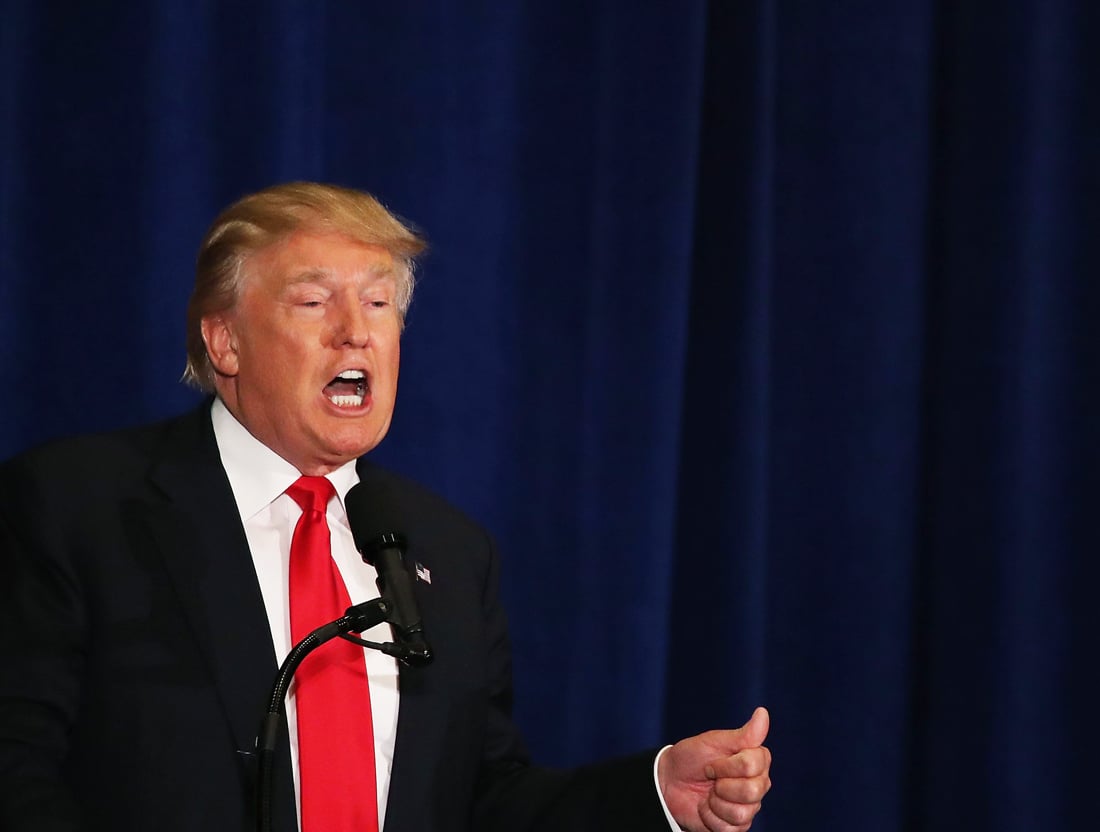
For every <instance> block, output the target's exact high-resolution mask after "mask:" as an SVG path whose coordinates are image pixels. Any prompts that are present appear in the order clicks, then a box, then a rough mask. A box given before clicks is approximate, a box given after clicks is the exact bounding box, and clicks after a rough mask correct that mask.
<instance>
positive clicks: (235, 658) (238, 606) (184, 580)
mask: <svg viewBox="0 0 1100 832" xmlns="http://www.w3.org/2000/svg"><path fill="white" fill-rule="evenodd" d="M174 434H175V435H173V436H171V437H169V439H168V441H166V442H165V445H164V448H165V450H164V453H163V455H162V456H161V457H160V458H159V460H158V461H157V462H155V464H154V466H153V467H152V469H151V472H150V479H151V481H152V483H153V484H154V486H155V487H156V489H157V490H158V491H159V494H158V495H157V497H156V498H154V499H151V500H149V501H148V503H146V504H144V505H141V506H139V507H138V508H139V511H140V516H141V518H142V519H143V520H144V524H145V526H146V528H147V530H148V532H149V535H150V537H151V539H152V542H153V545H154V546H155V547H156V548H157V549H158V550H159V551H160V553H161V555H162V556H163V559H164V564H165V568H166V570H167V572H168V574H169V576H170V578H171V580H172V582H173V585H174V586H175V589H176V593H177V596H178V598H179V602H180V605H181V607H182V609H183V612H184V615H185V617H186V618H187V621H188V624H189V626H190V628H191V631H192V632H193V633H194V636H195V639H196V641H197V642H198V645H199V648H200V650H201V652H202V654H203V656H204V657H205V659H206V663H207V666H208V667H209V670H210V674H211V677H212V678H213V680H214V684H215V687H216V690H217V692H218V696H219V698H220V700H221V703H222V707H223V710H224V712H225V716H226V722H227V727H228V730H229V732H230V734H231V736H232V741H233V743H234V744H235V746H236V748H237V750H238V754H240V755H241V759H242V762H243V763H244V765H245V768H246V770H252V769H254V766H255V758H254V756H252V757H251V758H250V755H253V752H254V747H255V739H256V732H257V729H258V727H259V724H260V720H261V718H262V717H263V715H264V713H265V712H266V710H267V707H268V699H269V695H270V690H271V686H272V683H273V681H274V678H275V673H276V670H277V666H276V661H275V648H274V645H273V644H272V641H271V631H270V626H269V624H268V620H267V612H266V609H265V607H264V603H263V597H262V595H261V594H260V589H259V582H258V580H257V578H256V572H255V567H254V565H253V562H252V558H251V556H250V554H249V550H248V541H247V539H246V537H245V534H244V528H243V526H242V525H241V521H240V515H239V514H238V512H237V508H236V502H235V500H234V498H233V492H232V489H231V488H230V486H229V481H228V479H227V478H226V475H225V471H224V469H223V468H222V465H221V460H220V458H219V456H218V452H217V444H216V442H215V440H214V433H213V428H212V427H211V424H210V416H209V408H208V407H204V408H202V409H201V410H200V411H199V412H198V413H197V414H195V415H193V416H191V417H186V418H184V419H182V420H180V421H179V422H178V423H177V424H176V425H175V426H174ZM283 730H284V733H285V730H286V729H285V723H284V729H283ZM281 747H282V754H281V758H280V760H279V763H278V765H279V769H280V770H279V771H277V773H276V791H277V793H281V799H279V796H278V795H277V799H276V801H275V805H276V812H277V815H279V816H280V820H278V821H277V823H276V828H288V829H293V828H295V826H294V813H293V801H292V799H291V800H288V796H290V795H292V794H293V792H292V787H291V786H290V785H289V784H290V783H291V779H290V755H289V750H288V746H287V745H286V741H285V736H284V738H283V742H282V743H281ZM251 773H252V774H254V772H251ZM253 779H254V777H253ZM288 803H289V807H288V806H287V805H286V804H288ZM288 809H289V821H290V824H291V825H290V826H285V824H286V821H287V813H288Z"/></svg>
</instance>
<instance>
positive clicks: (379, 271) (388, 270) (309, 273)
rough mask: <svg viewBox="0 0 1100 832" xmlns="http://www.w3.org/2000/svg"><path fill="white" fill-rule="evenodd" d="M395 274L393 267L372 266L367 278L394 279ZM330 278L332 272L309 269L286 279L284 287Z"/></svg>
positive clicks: (320, 268)
mask: <svg viewBox="0 0 1100 832" xmlns="http://www.w3.org/2000/svg"><path fill="white" fill-rule="evenodd" d="M396 274H397V271H396V269H394V267H393V266H372V267H371V269H370V272H369V274H368V277H369V278H370V279H371V280H380V279H382V278H392V277H395V276H396ZM332 277H333V274H332V272H331V271H329V270H328V269H325V268H323V267H317V268H309V269H305V270H304V271H301V272H299V273H298V274H296V275H293V276H291V277H289V278H287V281H286V284H285V285H287V286H296V285H298V284H300V283H323V282H324V281H326V280H331V279H332Z"/></svg>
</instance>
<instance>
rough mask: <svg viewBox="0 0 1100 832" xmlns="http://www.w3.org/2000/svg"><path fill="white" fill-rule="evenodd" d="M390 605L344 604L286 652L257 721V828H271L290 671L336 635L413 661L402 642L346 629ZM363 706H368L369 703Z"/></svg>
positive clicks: (383, 613) (368, 623)
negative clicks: (278, 745) (336, 615)
mask: <svg viewBox="0 0 1100 832" xmlns="http://www.w3.org/2000/svg"><path fill="white" fill-rule="evenodd" d="M390 612H391V609H390V607H388V606H387V605H386V602H385V601H384V600H382V599H381V598H375V599H374V600H373V601H366V602H364V603H362V604H356V605H355V606H352V607H348V608H347V610H346V611H345V612H344V615H343V616H342V617H341V618H338V619H336V620H335V621H331V622H329V623H328V624H323V625H321V626H320V627H318V628H317V629H316V630H314V631H313V632H311V633H310V634H309V635H307V636H306V637H305V638H303V639H302V640H301V641H299V642H298V643H297V644H296V645H294V648H293V649H292V650H291V651H290V653H288V654H287V657H286V659H284V660H283V663H282V665H281V666H280V667H279V672H278V673H277V674H276V676H275V683H274V684H273V685H272V687H271V697H270V699H269V700H268V707H267V714H266V715H265V716H264V719H263V722H262V723H261V725H260V733H259V736H258V737H257V738H256V752H257V755H258V757H259V760H258V762H259V771H258V779H257V783H256V821H257V826H258V828H259V830H260V832H271V778H272V773H273V771H274V757H275V744H276V742H277V741H278V738H279V727H280V726H281V725H282V722H283V711H284V709H285V707H286V692H287V689H288V688H289V687H290V680H291V679H292V678H293V676H294V671H295V670H297V669H298V665H300V664H301V663H302V660H303V659H305V657H306V656H308V655H309V654H310V653H311V652H313V651H314V650H316V649H317V648H318V647H320V646H321V645H322V644H324V643H325V642H326V641H329V640H331V639H333V638H336V637H337V636H339V637H340V638H346V639H347V640H348V641H352V642H355V643H356V644H360V645H362V646H364V647H371V648H374V649H375V650H381V651H382V652H383V653H385V654H386V655H389V656H393V657H394V658H396V659H399V660H400V661H402V662H405V663H406V664H408V663H410V659H412V660H414V661H415V658H416V657H415V656H414V655H412V654H411V653H410V650H409V648H407V647H405V646H404V645H402V644H394V643H392V642H386V643H382V644H380V643H378V642H373V641H364V640H363V639H361V638H356V637H355V636H351V635H349V633H361V632H363V631H364V630H369V629H370V628H371V627H373V626H375V625H376V624H381V623H382V622H383V621H386V620H387V616H388V615H390ZM365 707H369V704H368V705H366V706H365Z"/></svg>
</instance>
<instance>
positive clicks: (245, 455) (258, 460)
mask: <svg viewBox="0 0 1100 832" xmlns="http://www.w3.org/2000/svg"><path fill="white" fill-rule="evenodd" d="M210 421H211V423H212V424H213V426H214V439H215V441H216V442H217V444H218V454H219V455H220V456H221V460H222V467H223V468H225V474H226V476H227V477H228V478H229V487H230V488H231V489H232V490H233V497H234V499H236V501H237V510H238V511H239V512H240V515H241V521H242V522H243V521H247V520H248V519H249V518H250V517H252V516H254V515H255V514H256V512H258V511H260V510H262V509H264V508H266V507H267V506H269V505H271V503H273V502H274V501H275V500H277V499H278V498H279V496H280V495H281V494H283V492H285V491H286V490H287V489H288V488H289V487H290V486H291V485H292V484H293V483H294V481H295V480H297V479H298V477H300V476H302V473H301V472H300V471H299V470H298V469H297V468H295V467H294V466H293V465H291V464H290V463H289V462H287V461H286V460H285V459H283V458H282V457H281V456H279V455H278V454H277V453H275V451H273V450H271V448H269V447H267V445H265V444H264V443H263V442H261V441H260V440H259V439H257V438H256V437H255V436H253V435H252V434H251V433H249V432H248V429H247V428H246V427H245V426H244V425H242V424H241V423H240V422H239V421H237V417H235V416H234V415H233V414H232V413H230V412H229V408H228V407H226V406H225V404H224V402H222V400H221V399H220V398H216V399H214V404H213V405H212V406H211V408H210ZM327 478H328V480H329V482H331V483H332V485H333V487H334V488H335V489H336V496H337V497H338V498H339V499H340V504H341V506H343V503H344V497H345V496H347V493H348V491H350V490H351V487H352V486H353V485H355V484H356V483H357V482H359V474H358V473H357V472H356V470H355V460H354V459H353V460H351V461H350V462H347V463H345V464H344V465H341V466H340V467H339V468H337V469H336V470H335V471H333V472H331V473H330V474H328V475H327Z"/></svg>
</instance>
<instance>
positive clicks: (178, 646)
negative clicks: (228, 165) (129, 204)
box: [0, 183, 771, 832]
mask: <svg viewBox="0 0 1100 832" xmlns="http://www.w3.org/2000/svg"><path fill="white" fill-rule="evenodd" d="M422 248H423V243H422V241H421V240H420V239H419V238H418V237H417V236H416V235H415V234H413V233H412V232H411V231H410V230H409V229H407V228H406V227H405V226H403V225H402V224H401V223H400V222H399V221H398V220H397V219H395V218H394V217H392V216H391V215H390V214H389V213H388V212H386V211H385V209H384V208H383V207H382V206H381V205H380V204H378V203H377V202H376V201H375V200H374V199H372V198H371V197H370V196H368V195H366V194H362V193H359V192H355V191H349V190H345V189H342V188H336V187H332V186H326V185H317V184H311V183H293V184H288V185H282V186H276V187H273V188H269V189H267V190H265V191H261V192H260V193H257V194H253V195H251V196H248V197H245V198H244V199H242V200H240V201H238V202H237V203H235V204H234V205H232V206H230V207H229V208H227V209H226V210H225V211H224V212H223V213H222V214H221V215H220V216H219V217H218V218H217V219H216V220H215V221H214V224H213V225H212V226H211V229H210V230H209V232H208V233H207V236H206V238H205V239H204V241H203V243H202V246H201V249H200V253H199V258H198V268H197V277H196V284H195V292H194V295H193V297H192V301H191V305H190V307H189V311H188V325H189V331H188V366H187V371H186V374H185V375H186V377H187V378H188V379H189V380H191V381H192V382H194V383H197V384H199V385H200V386H202V387H203V388H204V389H207V390H210V391H213V392H214V393H215V394H216V396H215V398H214V399H213V400H212V401H208V402H207V403H205V404H204V405H203V406H202V407H201V408H200V409H199V410H198V411H197V412H195V413H192V414H189V415H186V416H183V417H181V418H179V419H174V420H171V421H168V422H165V423H162V424H158V425H154V426H151V427H146V428H142V429H137V430H131V431H127V432H120V433H116V434H108V435H104V436H98V437H85V438H81V439H76V440H70V441H64V442H59V443H54V444H52V445H49V446H46V447H44V448H41V449H38V450H36V451H33V452H31V453H29V454H25V455H23V456H22V457H19V458H17V459H15V460H12V461H10V462H8V463H7V464H6V465H5V466H4V469H3V472H2V474H0V545H2V547H3V557H4V564H5V575H6V576H7V575H10V576H11V582H10V584H9V587H10V588H9V595H10V598H8V599H5V600H6V601H7V602H6V603H5V604H4V605H3V606H4V612H3V615H4V618H3V622H4V629H3V632H2V634H0V635H2V636H3V637H2V638H0V650H2V653H0V659H2V660H3V662H4V675H3V677H2V678H0V778H2V779H0V821H2V828H3V829H10V830H32V829H33V830H35V832H48V830H76V829H111V830H115V831H116V832H123V831H124V830H146V829H154V828H155V829H164V830H200V829H202V830H206V829H217V830H247V829H252V828H254V826H255V823H256V818H255V809H254V806H253V802H252V800H253V798H252V796H253V794H254V792H255V788H256V757H255V745H254V738H255V735H256V730H257V726H258V722H259V718H260V716H261V715H262V713H263V711H264V708H265V706H266V704H267V698H268V695H269V690H270V685H271V681H272V678H273V675H274V671H275V668H276V667H277V662H278V661H281V660H282V658H283V657H284V656H285V655H286V653H287V652H288V651H289V650H290V648H291V647H292V646H293V644H294V643H295V642H297V641H298V640H299V639H300V638H301V636H302V635H303V634H304V633H306V632H308V631H309V630H310V629H312V628H313V627H315V626H318V625H319V624H321V623H324V621H325V620H328V618H330V617H335V616H336V615H338V614H339V612H340V611H342V609H343V607H344V606H345V605H346V604H347V603H348V602H349V601H350V602H360V601H364V600H368V599H370V598H371V597H374V596H376V595H377V591H376V589H375V587H374V577H375V575H374V574H373V571H372V570H371V569H370V568H369V567H367V566H365V565H364V564H363V563H362V562H360V560H359V556H358V553H357V552H356V551H355V545H354V542H353V540H352V535H351V531H350V528H349V525H348V521H347V515H346V512H345V510H344V504H343V503H344V500H345V498H346V496H347V494H348V491H349V490H350V489H351V488H352V487H353V486H354V485H355V484H356V483H363V484H364V486H370V487H372V488H381V489H383V490H384V491H385V493H386V494H387V495H388V496H387V499H388V500H391V501H392V505H393V507H394V510H395V511H397V512H399V513H400V514H401V517H400V518H396V519H395V524H399V525H400V527H401V528H402V530H403V531H405V532H406V534H407V536H408V538H409V544H408V545H409V548H408V553H407V555H408V559H409V561H410V562H414V563H416V564H417V565H418V571H420V572H421V577H422V578H426V579H422V580H418V581H417V582H416V584H415V593H416V599H417V602H418V605H419V607H420V610H421V613H422V615H423V618H424V622H425V627H426V630H427V632H428V633H429V635H430V637H431V641H432V648H433V651H434V654H435V659H434V661H433V663H432V664H431V665H429V666H427V667H404V666H402V667H398V666H397V664H396V663H395V662H394V660H393V659H391V658H389V657H388V656H386V655H384V654H382V653H379V652H377V651H372V650H366V651H364V650H363V649H362V648H360V647H356V646H352V645H349V644H348V643H347V642H344V641H341V640H334V641H333V642H330V643H328V644H326V645H324V646H323V647H322V648H320V649H318V650H317V651H316V654H314V655H311V656H309V657H308V658H307V659H306V661H305V662H303V665H302V667H301V669H300V671H299V676H298V677H297V679H296V682H295V685H294V687H292V689H291V692H290V696H289V697H288V706H287V725H286V734H285V737H286V741H285V742H284V743H282V744H281V746H280V752H279V760H278V766H277V771H276V772H275V793H274V796H273V810H272V811H273V824H274V828H275V829H277V830H280V832H289V830H292V829H295V828H299V829H301V830H303V832H321V830H324V832H344V830H351V829H356V830H370V829H378V828H380V827H381V826H382V825H383V823H384V826H385V828H386V829H387V830H389V832H402V831H403V830H409V831H410V832H430V830H456V831H457V830H472V829H476V830H525V829H529V830H536V829H538V830H550V829H561V830H575V829H593V830H595V829H654V830H663V829H669V828H673V829H675V828H676V827H677V826H679V827H681V828H684V829H691V830H703V829H706V830H712V832H733V830H744V829H747V828H748V827H749V825H750V824H751V822H752V819H753V817H754V816H755V814H756V813H757V811H758V810H759V808H760V801H761V799H762V798H763V796H764V794H765V792H766V791H767V790H768V788H769V787H770V780H769V770H770V760H771V757H770V753H769V752H768V750H767V749H766V748H765V747H763V742H764V739H765V736H766V734H767V729H768V716H767V713H766V711H764V710H763V709H758V710H757V711H756V713H754V714H753V716H752V719H751V720H750V721H749V722H748V723H746V725H745V726H743V727H742V728H740V729H736V730H728V731H713V732H708V733H706V734H703V735H700V736H697V737H693V738H689V739H686V740H682V741H681V742H679V743H677V744H675V745H673V746H671V747H669V748H667V749H665V750H663V751H662V752H660V753H659V754H656V755H655V754H654V753H647V754H642V755H637V756H635V757H632V758H627V759H623V760H617V761H612V762H609V763H606V764H601V765H596V766H589V767H585V768H582V769H578V770H575V771H571V772H552V771H547V770H544V769H539V768H537V767H535V766H532V765H530V764H529V762H528V760H527V757H526V752H525V751H524V748H523V745H522V742H521V740H520V738H519V736H518V734H517V732H516V729H515V727H514V726H513V724H512V722H511V719H510V715H509V710H510V696H511V685H510V676H509V674H510V671H509V648H508V641H507V633H506V628H505V624H504V616H503V612H502V610H501V608H500V605H499V601H498V598H497V586H496V584H497V559H496V553H495V551H494V548H493V544H492V542H491V539H490V538H489V536H488V535H487V534H486V533H485V532H484V531H483V530H481V529H480V528H478V527H477V526H476V525H475V524H473V523H472V522H471V521H470V520H468V519H467V518H466V517H465V516H463V515H462V514H461V513H460V512H458V511H457V510H455V509H454V508H452V507H451V506H449V505H447V504H446V503H444V502H443V501H441V500H440V499H438V498H437V497H435V496H433V495H431V494H429V493H428V492H426V491H425V490H424V489H422V488H420V487H418V486H416V485H415V484H413V483H410V482H408V481H405V480H403V479H401V478H399V477H396V476H394V475H393V474H390V473H388V472H386V471H383V470H381V469H379V468H377V467H376V466H373V465H372V464H371V463H369V462H368V461H366V460H365V459H363V456H364V454H366V453H367V452H368V451H370V450H371V449H372V448H374V447H375V446H376V445H377V444H378V443H379V442H380V441H381V440H382V438H383V437H384V436H385V434H386V432H387V430H388V428H389V424H390V418H391V416H392V413H393V407H394V400H395V396H396V391H397V376H398V366H399V354H400V335H401V329H402V325H403V322H404V316H405V312H406V310H407V308H408V304H409V301H410V298H411V295H412V286H413V275H412V266H413V258H414V257H415V256H416V254H418V253H419V252H420V251H421V250H422ZM326 604H327V605H328V606H325V605H326ZM364 637H366V638H368V639H373V640H375V641H386V640H389V638H390V634H389V630H388V627H387V626H386V625H380V626H379V627H378V628H376V629H374V630H371V631H368V632H367V633H365V634H364ZM364 720H365V721H364Z"/></svg>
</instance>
